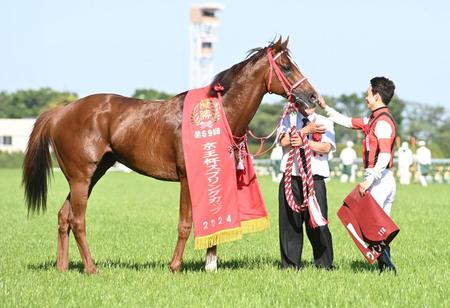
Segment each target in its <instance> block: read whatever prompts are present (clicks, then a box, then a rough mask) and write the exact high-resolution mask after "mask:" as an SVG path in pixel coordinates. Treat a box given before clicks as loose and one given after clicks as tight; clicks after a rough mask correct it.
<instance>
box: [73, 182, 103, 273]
mask: <svg viewBox="0 0 450 308" xmlns="http://www.w3.org/2000/svg"><path fill="white" fill-rule="evenodd" d="M88 191H89V180H80V181H70V204H71V207H70V208H71V213H70V214H69V223H70V227H71V228H72V230H73V234H74V235H75V239H76V240H77V246H78V250H79V251H80V255H81V259H82V261H83V264H84V271H85V272H86V273H88V274H95V273H96V272H97V269H96V268H95V265H94V262H93V261H92V257H91V253H90V251H89V247H88V244H87V240H86V207H87V200H88Z"/></svg>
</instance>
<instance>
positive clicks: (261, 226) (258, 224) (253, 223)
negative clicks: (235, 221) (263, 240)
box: [241, 216, 270, 234]
mask: <svg viewBox="0 0 450 308" xmlns="http://www.w3.org/2000/svg"><path fill="white" fill-rule="evenodd" d="M269 226H270V222H269V218H268V217H267V216H266V217H261V218H256V219H251V220H245V221H241V229H242V233H243V234H247V233H254V232H259V231H263V230H265V229H267V228H269Z"/></svg>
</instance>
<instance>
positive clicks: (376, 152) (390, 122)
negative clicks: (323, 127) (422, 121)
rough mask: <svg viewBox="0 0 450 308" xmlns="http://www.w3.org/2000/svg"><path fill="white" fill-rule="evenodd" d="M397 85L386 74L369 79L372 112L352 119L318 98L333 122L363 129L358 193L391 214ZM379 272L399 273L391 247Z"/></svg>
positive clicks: (381, 261) (368, 106)
mask: <svg viewBox="0 0 450 308" xmlns="http://www.w3.org/2000/svg"><path fill="white" fill-rule="evenodd" d="M394 91H395V85H394V83H393V82H392V81H391V80H389V79H388V78H386V77H375V78H372V79H371V80H370V85H369V88H368V89H367V95H366V103H367V108H368V109H369V110H370V111H371V113H372V114H371V115H370V117H369V118H349V117H347V116H345V115H343V114H341V113H339V112H338V111H336V110H335V109H333V108H331V107H330V106H328V105H327V104H326V102H325V99H324V98H323V97H319V106H320V107H321V108H323V109H325V112H326V113H327V115H328V118H329V119H330V120H332V121H333V122H334V123H336V124H339V125H342V126H344V127H347V128H352V129H354V130H362V132H363V133H364V139H363V164H364V181H363V182H361V183H360V184H359V193H360V194H361V195H362V196H363V195H365V193H366V192H367V191H370V194H371V195H372V197H373V198H374V199H375V201H376V202H377V203H378V205H379V206H380V207H381V208H382V209H383V210H384V212H385V213H386V214H387V215H389V216H390V213H391V208H392V204H393V202H394V197H395V192H396V183H395V178H394V174H393V172H392V166H393V160H394V145H395V136H396V124H395V120H394V117H393V116H392V114H391V112H390V110H389V107H388V105H389V103H390V102H391V99H392V97H393V96H394ZM378 267H379V269H380V271H384V270H385V269H388V270H391V271H394V272H396V271H397V270H396V267H395V265H394V263H393V262H392V259H391V251H390V247H387V248H385V249H384V250H383V252H382V254H381V255H380V257H379V258H378Z"/></svg>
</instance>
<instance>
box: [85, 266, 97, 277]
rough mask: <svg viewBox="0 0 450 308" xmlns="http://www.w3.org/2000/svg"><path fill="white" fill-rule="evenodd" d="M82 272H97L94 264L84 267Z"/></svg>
mask: <svg viewBox="0 0 450 308" xmlns="http://www.w3.org/2000/svg"><path fill="white" fill-rule="evenodd" d="M84 272H85V273H86V274H88V275H95V274H97V269H96V268H95V266H94V267H86V268H85V269H84Z"/></svg>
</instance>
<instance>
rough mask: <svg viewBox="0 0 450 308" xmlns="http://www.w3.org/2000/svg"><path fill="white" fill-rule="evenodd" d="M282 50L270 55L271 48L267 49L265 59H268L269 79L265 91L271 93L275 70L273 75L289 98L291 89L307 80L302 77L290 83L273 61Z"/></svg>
mask: <svg viewBox="0 0 450 308" xmlns="http://www.w3.org/2000/svg"><path fill="white" fill-rule="evenodd" d="M284 52H285V51H284V50H283V51H281V52H280V53H278V54H277V55H276V56H275V57H274V56H273V55H272V48H268V49H267V59H268V60H269V81H268V82H267V91H268V92H269V93H272V91H271V89H270V86H271V84H272V77H273V72H275V75H276V76H277V78H278V80H279V81H280V83H281V86H282V87H283V89H284V92H285V93H286V96H287V99H288V100H290V99H291V97H292V91H293V90H294V89H295V88H297V87H298V86H299V85H300V84H301V83H302V82H304V81H305V80H307V78H306V77H303V78H302V79H300V80H298V81H297V82H296V83H294V84H291V83H290V81H289V80H288V79H287V78H286V76H284V74H283V72H282V71H281V69H280V67H279V66H278V64H277V62H275V60H276V59H278V58H279V57H280V56H281V55H282V54H283V53H284Z"/></svg>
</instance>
